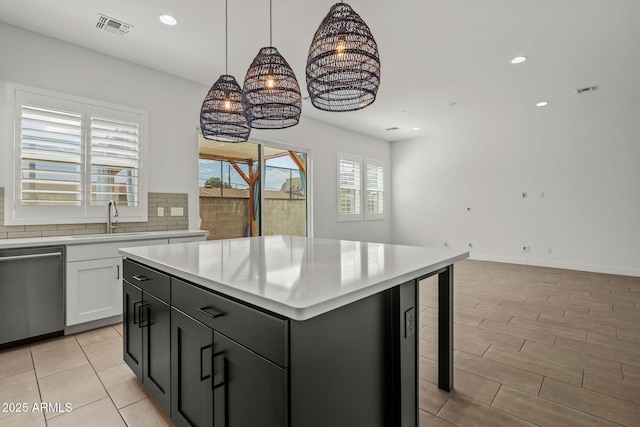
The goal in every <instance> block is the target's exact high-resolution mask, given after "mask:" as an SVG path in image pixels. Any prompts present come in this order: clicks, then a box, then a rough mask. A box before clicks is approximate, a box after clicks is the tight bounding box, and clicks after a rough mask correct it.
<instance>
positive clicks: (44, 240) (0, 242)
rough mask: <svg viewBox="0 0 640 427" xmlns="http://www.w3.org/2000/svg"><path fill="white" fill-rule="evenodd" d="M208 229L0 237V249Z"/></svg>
mask: <svg viewBox="0 0 640 427" xmlns="http://www.w3.org/2000/svg"><path fill="white" fill-rule="evenodd" d="M207 234H208V231H202V230H172V231H146V232H139V233H136V232H133V233H113V234H77V235H72V236H56V237H29V238H24V239H0V249H13V248H28V247H37V246H58V245H60V246H63V245H64V246H69V245H87V244H94V243H107V242H121V241H128V240H151V239H171V238H176V237H190V236H206V235H207Z"/></svg>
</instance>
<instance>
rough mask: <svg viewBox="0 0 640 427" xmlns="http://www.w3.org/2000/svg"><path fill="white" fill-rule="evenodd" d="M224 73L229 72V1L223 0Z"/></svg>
mask: <svg viewBox="0 0 640 427" xmlns="http://www.w3.org/2000/svg"><path fill="white" fill-rule="evenodd" d="M224 73H225V74H229V1H228V0H224Z"/></svg>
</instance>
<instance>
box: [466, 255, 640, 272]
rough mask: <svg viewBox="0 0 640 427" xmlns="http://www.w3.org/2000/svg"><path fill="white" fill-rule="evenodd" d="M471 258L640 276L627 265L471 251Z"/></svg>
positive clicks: (637, 270)
mask: <svg viewBox="0 0 640 427" xmlns="http://www.w3.org/2000/svg"><path fill="white" fill-rule="evenodd" d="M469 259H474V260H478V261H491V262H502V263H506V264H520V265H534V266H537V267H550V268H562V269H565V270H576V271H588V272H591V273H605V274H618V275H622V276H633V277H640V269H638V268H627V267H610V266H605V265H590V264H575V263H569V262H560V261H551V260H546V259H530V258H511V257H501V256H495V255H487V254H477V253H470V254H469Z"/></svg>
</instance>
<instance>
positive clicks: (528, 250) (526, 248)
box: [522, 246, 531, 252]
mask: <svg viewBox="0 0 640 427" xmlns="http://www.w3.org/2000/svg"><path fill="white" fill-rule="evenodd" d="M522 252H531V246H523V247H522Z"/></svg>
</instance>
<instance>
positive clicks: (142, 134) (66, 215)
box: [2, 82, 148, 225]
mask: <svg viewBox="0 0 640 427" xmlns="http://www.w3.org/2000/svg"><path fill="white" fill-rule="evenodd" d="M4 86H5V87H4V90H3V91H2V92H4V94H5V103H4V109H5V112H4V116H5V117H4V122H5V124H6V127H5V129H6V133H5V135H4V138H5V143H4V147H5V151H4V154H5V156H4V161H3V166H4V170H5V173H4V187H5V197H4V212H5V215H4V224H5V225H43V224H90V223H102V222H105V221H106V220H107V215H108V212H107V207H106V206H92V205H91V118H92V116H93V117H103V118H107V117H104V114H103V113H105V112H107V113H109V114H112V115H110V116H109V117H108V118H109V119H112V120H126V121H129V122H133V123H137V124H138V125H139V142H138V144H139V149H138V155H139V160H138V174H139V188H138V206H125V205H119V206H118V213H119V215H118V220H119V221H120V222H146V221H148V210H147V209H148V208H147V192H148V179H147V167H146V159H147V145H148V144H147V140H146V135H147V123H148V114H147V112H146V111H144V110H140V109H136V108H131V107H126V106H121V105H115V104H110V103H106V102H102V101H98V100H94V99H89V98H83V97H78V96H73V95H68V94H63V93H59V92H54V91H49V90H45V89H39V88H35V87H31V86H26V85H21V84H16V83H10V82H5V83H4ZM25 104H27V105H32V106H36V107H43V108H47V109H51V110H63V111H69V112H73V113H78V114H80V115H81V120H82V131H81V195H82V196H81V197H82V198H81V205H80V206H27V205H24V206H23V205H22V204H21V167H20V164H21V147H22V144H21V129H22V121H21V117H22V115H21V114H22V113H21V111H22V105H25Z"/></svg>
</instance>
